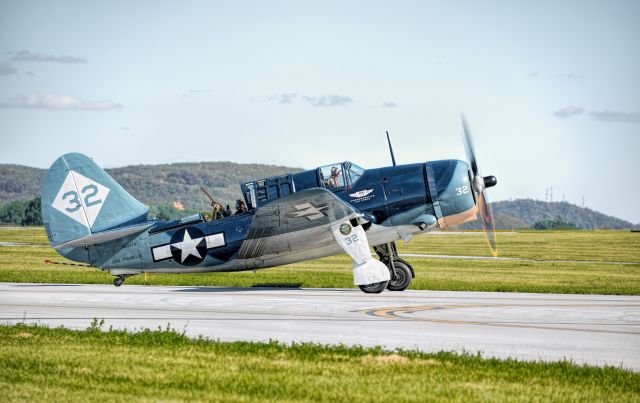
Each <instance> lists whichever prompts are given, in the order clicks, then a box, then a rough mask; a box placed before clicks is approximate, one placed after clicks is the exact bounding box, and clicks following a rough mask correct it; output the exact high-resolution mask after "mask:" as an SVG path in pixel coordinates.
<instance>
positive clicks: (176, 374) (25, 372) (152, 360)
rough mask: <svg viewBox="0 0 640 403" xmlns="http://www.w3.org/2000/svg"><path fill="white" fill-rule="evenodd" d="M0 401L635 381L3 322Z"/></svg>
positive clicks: (438, 394) (425, 393)
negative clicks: (0, 397)
mask: <svg viewBox="0 0 640 403" xmlns="http://www.w3.org/2000/svg"><path fill="white" fill-rule="evenodd" d="M0 338H1V339H2V343H1V344H0V395H1V396H2V400H3V401H52V400H53V401H69V402H70V401H127V400H135V401H141V400H154V401H157V400H163V401H170V400H174V401H175V400H181V401H184V400H189V401H261V402H263V401H290V402H293V401H311V400H313V401H350V402H353V401H394V402H402V401H504V402H509V401H531V402H534V401H535V402H542V401H562V402H567V401H602V402H607V401H610V402H627V401H628V402H632V401H636V402H637V401H638V400H640V374H636V373H632V372H629V371H625V370H621V369H618V368H612V367H606V368H595V367H586V366H576V365H573V364H570V363H567V362H560V363H526V362H517V361H513V360H495V359H481V358H479V357H477V356H469V355H456V354H452V353H436V354H423V353H417V352H406V351H397V352H384V351H381V350H380V349H363V348H357V347H356V348H347V347H341V346H337V347H326V346H319V345H313V344H300V345H294V346H291V347H285V346H282V345H280V344H277V343H245V342H236V343H220V342H212V341H207V340H202V339H201V340H190V339H188V338H186V337H184V336H182V335H180V334H178V333H176V332H174V331H148V330H147V331H142V332H139V333H136V334H131V333H126V332H122V331H106V332H103V331H101V330H100V328H99V327H98V326H93V327H92V328H90V329H88V330H86V331H81V332H74V331H70V330H65V329H49V328H44V327H35V326H26V325H18V326H0Z"/></svg>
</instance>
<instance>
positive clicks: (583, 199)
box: [582, 196, 584, 208]
mask: <svg viewBox="0 0 640 403" xmlns="http://www.w3.org/2000/svg"><path fill="white" fill-rule="evenodd" d="M582 208H584V196H582Z"/></svg>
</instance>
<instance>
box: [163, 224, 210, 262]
mask: <svg viewBox="0 0 640 403" xmlns="http://www.w3.org/2000/svg"><path fill="white" fill-rule="evenodd" d="M206 255H207V241H206V239H205V236H204V233H203V232H202V231H200V230H199V229H198V228H195V227H190V228H183V229H180V230H178V231H176V232H175V233H174V234H173V236H172V237H171V256H173V259H174V260H175V261H176V262H178V263H180V264H183V265H185V266H195V265H197V264H198V263H200V262H202V261H203V260H204V257H205V256H206Z"/></svg>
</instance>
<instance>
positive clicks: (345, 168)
mask: <svg viewBox="0 0 640 403" xmlns="http://www.w3.org/2000/svg"><path fill="white" fill-rule="evenodd" d="M363 173H364V168H362V167H360V166H358V165H357V164H354V163H353V162H349V161H345V162H341V163H335V164H329V165H325V166H321V167H320V168H318V175H319V177H320V186H323V187H325V188H327V189H330V190H333V191H338V190H343V189H345V188H349V187H351V186H353V184H354V183H356V182H357V181H358V179H360V177H361V176H362V174H363Z"/></svg>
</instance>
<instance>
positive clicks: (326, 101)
mask: <svg viewBox="0 0 640 403" xmlns="http://www.w3.org/2000/svg"><path fill="white" fill-rule="evenodd" d="M302 99H304V100H305V101H307V102H309V103H310V104H311V105H312V106H313V107H314V108H327V107H330V106H346V105H349V104H351V103H352V102H353V99H351V98H350V97H347V96H344V95H323V96H321V97H309V96H303V97H302Z"/></svg>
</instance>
